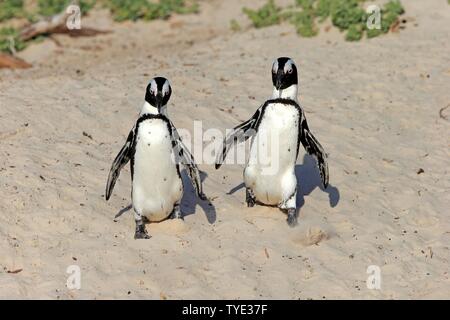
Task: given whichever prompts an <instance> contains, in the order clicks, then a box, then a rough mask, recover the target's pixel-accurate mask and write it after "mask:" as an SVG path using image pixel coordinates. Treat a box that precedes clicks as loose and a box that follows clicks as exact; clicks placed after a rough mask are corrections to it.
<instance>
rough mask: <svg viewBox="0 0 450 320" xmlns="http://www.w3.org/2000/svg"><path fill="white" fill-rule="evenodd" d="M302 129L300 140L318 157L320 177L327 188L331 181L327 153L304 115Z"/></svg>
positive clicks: (308, 151) (307, 149)
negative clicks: (310, 128)
mask: <svg viewBox="0 0 450 320" xmlns="http://www.w3.org/2000/svg"><path fill="white" fill-rule="evenodd" d="M300 130H301V132H300V142H301V143H302V145H303V147H304V148H305V150H306V152H307V153H308V154H310V155H312V156H314V157H315V158H316V161H317V165H318V167H319V171H320V177H321V178H322V183H323V186H324V188H326V187H328V181H329V176H328V163H327V154H326V153H325V151H324V150H323V147H322V145H321V144H320V143H319V141H318V140H317V139H316V138H315V137H314V135H313V134H312V133H311V131H310V130H309V128H308V123H307V122H306V118H305V117H303V121H302V124H301V126H300Z"/></svg>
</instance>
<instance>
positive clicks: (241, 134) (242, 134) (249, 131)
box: [216, 107, 262, 169]
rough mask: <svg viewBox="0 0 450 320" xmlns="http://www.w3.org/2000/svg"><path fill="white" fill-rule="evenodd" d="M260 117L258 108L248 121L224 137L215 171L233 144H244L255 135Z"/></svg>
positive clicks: (260, 113)
mask: <svg viewBox="0 0 450 320" xmlns="http://www.w3.org/2000/svg"><path fill="white" fill-rule="evenodd" d="M261 115H262V107H260V108H258V110H256V112H255V114H254V115H253V116H252V117H251V118H250V119H249V120H247V121H245V122H243V123H241V124H240V125H238V126H237V127H235V128H233V131H231V132H230V133H229V134H228V135H227V136H226V137H225V139H224V140H223V143H222V150H221V151H220V152H219V153H218V154H217V158H216V169H219V168H220V167H221V166H222V164H223V162H224V161H225V158H226V157H227V153H228V151H229V150H230V148H231V146H232V145H233V144H234V143H237V142H244V141H246V140H247V139H248V138H250V137H251V136H253V135H254V134H255V129H256V126H257V123H258V122H259V119H260V118H261Z"/></svg>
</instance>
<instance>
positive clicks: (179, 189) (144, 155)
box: [106, 77, 206, 239]
mask: <svg viewBox="0 0 450 320" xmlns="http://www.w3.org/2000/svg"><path fill="white" fill-rule="evenodd" d="M171 94H172V88H171V86H170V83H169V81H168V80H167V79H165V78H162V77H156V78H154V79H152V80H151V81H150V83H149V84H148V86H147V89H146V92H145V103H144V106H143V107H142V110H141V113H140V115H139V118H138V119H137V121H136V124H135V125H134V127H133V129H132V130H131V131H130V133H129V134H128V139H127V141H126V143H125V145H124V146H123V147H122V149H121V150H120V152H119V154H118V155H117V156H116V158H115V159H114V162H113V164H112V166H111V170H110V172H109V176H108V182H107V183H106V200H109V198H110V197H111V193H112V191H113V188H114V185H115V183H116V180H117V178H118V177H119V174H120V170H121V169H122V168H123V167H124V166H125V165H126V164H127V163H128V161H130V160H131V161H130V165H131V180H132V190H131V197H132V203H133V209H134V212H135V220H136V232H135V235H134V238H135V239H149V238H150V236H149V235H148V234H147V231H146V229H145V226H144V223H143V220H142V219H143V217H145V218H146V219H147V220H148V221H152V222H158V221H161V220H164V219H166V218H167V217H168V216H170V215H171V216H172V218H180V219H182V213H181V210H180V201H181V198H182V196H183V182H182V180H181V175H180V166H179V164H180V163H181V164H183V165H184V167H185V169H186V171H187V174H188V176H189V178H190V179H191V182H192V184H193V186H194V188H195V190H196V193H197V195H198V196H199V197H200V198H201V199H202V200H205V199H206V197H205V195H204V194H203V190H202V182H201V179H200V173H199V170H198V168H197V165H196V164H195V161H194V158H193V157H192V155H191V153H190V152H189V150H188V149H187V148H186V146H185V145H184V144H183V142H182V141H181V138H180V136H179V135H178V133H177V130H176V128H175V127H174V125H173V124H172V122H171V121H170V120H169V118H168V116H167V102H168V101H169V99H170V96H171Z"/></svg>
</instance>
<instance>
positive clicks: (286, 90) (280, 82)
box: [215, 57, 329, 227]
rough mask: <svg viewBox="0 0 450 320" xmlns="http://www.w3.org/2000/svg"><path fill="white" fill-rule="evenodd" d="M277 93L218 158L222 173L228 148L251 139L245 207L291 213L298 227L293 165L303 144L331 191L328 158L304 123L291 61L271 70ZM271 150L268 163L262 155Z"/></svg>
mask: <svg viewBox="0 0 450 320" xmlns="http://www.w3.org/2000/svg"><path fill="white" fill-rule="evenodd" d="M272 83H273V93H272V96H271V98H270V99H269V100H267V101H266V102H264V104H263V105H262V106H261V107H259V108H258V109H257V110H256V112H255V114H254V115H253V116H252V117H251V118H250V119H249V120H247V121H245V122H244V123H241V124H240V125H238V126H236V127H235V128H234V129H233V130H232V131H231V132H230V133H229V134H228V135H227V136H226V137H225V139H224V140H223V143H222V148H221V149H219V151H218V152H217V158H216V164H215V168H216V169H219V168H220V167H221V165H222V164H223V162H224V161H225V158H226V156H227V153H228V151H229V150H230V148H231V147H232V146H233V145H234V144H235V143H238V142H244V141H246V140H247V139H249V138H251V144H250V153H249V157H248V160H247V164H246V166H245V169H244V184H245V188H246V203H247V206H248V207H253V206H255V204H256V203H259V204H263V205H269V206H277V207H279V208H280V209H281V210H283V211H286V212H287V223H288V225H289V226H291V227H294V226H295V225H297V220H298V210H297V204H296V198H297V178H296V176H295V164H296V161H297V157H298V152H299V146H300V143H301V144H302V145H303V147H304V148H305V150H306V152H307V153H308V154H310V155H312V156H314V157H315V158H316V162H317V165H318V168H319V172H320V176H321V180H322V183H323V186H324V187H325V188H326V187H327V186H328V180H329V177H328V164H327V155H326V153H325V152H324V149H323V147H322V146H321V145H320V143H319V141H318V140H317V139H316V138H315V137H314V135H313V134H312V133H311V131H310V130H309V127H308V123H307V122H306V117H305V112H304V111H303V109H302V107H301V106H300V104H299V102H298V100H297V92H298V75H297V66H296V65H295V63H294V61H293V60H292V59H291V58H288V57H280V58H278V59H276V60H275V61H274V63H273V65H272ZM268 137H269V138H268ZM267 149H269V150H270V151H269V156H267V158H268V159H263V156H262V155H261V150H267Z"/></svg>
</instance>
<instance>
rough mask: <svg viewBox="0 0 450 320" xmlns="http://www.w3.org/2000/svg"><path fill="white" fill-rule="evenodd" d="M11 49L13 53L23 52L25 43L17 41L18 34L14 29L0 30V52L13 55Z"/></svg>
mask: <svg viewBox="0 0 450 320" xmlns="http://www.w3.org/2000/svg"><path fill="white" fill-rule="evenodd" d="M11 47H13V49H14V50H15V51H20V50H23V49H24V48H25V47H26V44H25V42H23V41H21V40H20V39H19V32H18V31H17V30H16V29H14V28H1V29H0V52H7V53H13V51H14V50H11Z"/></svg>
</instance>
